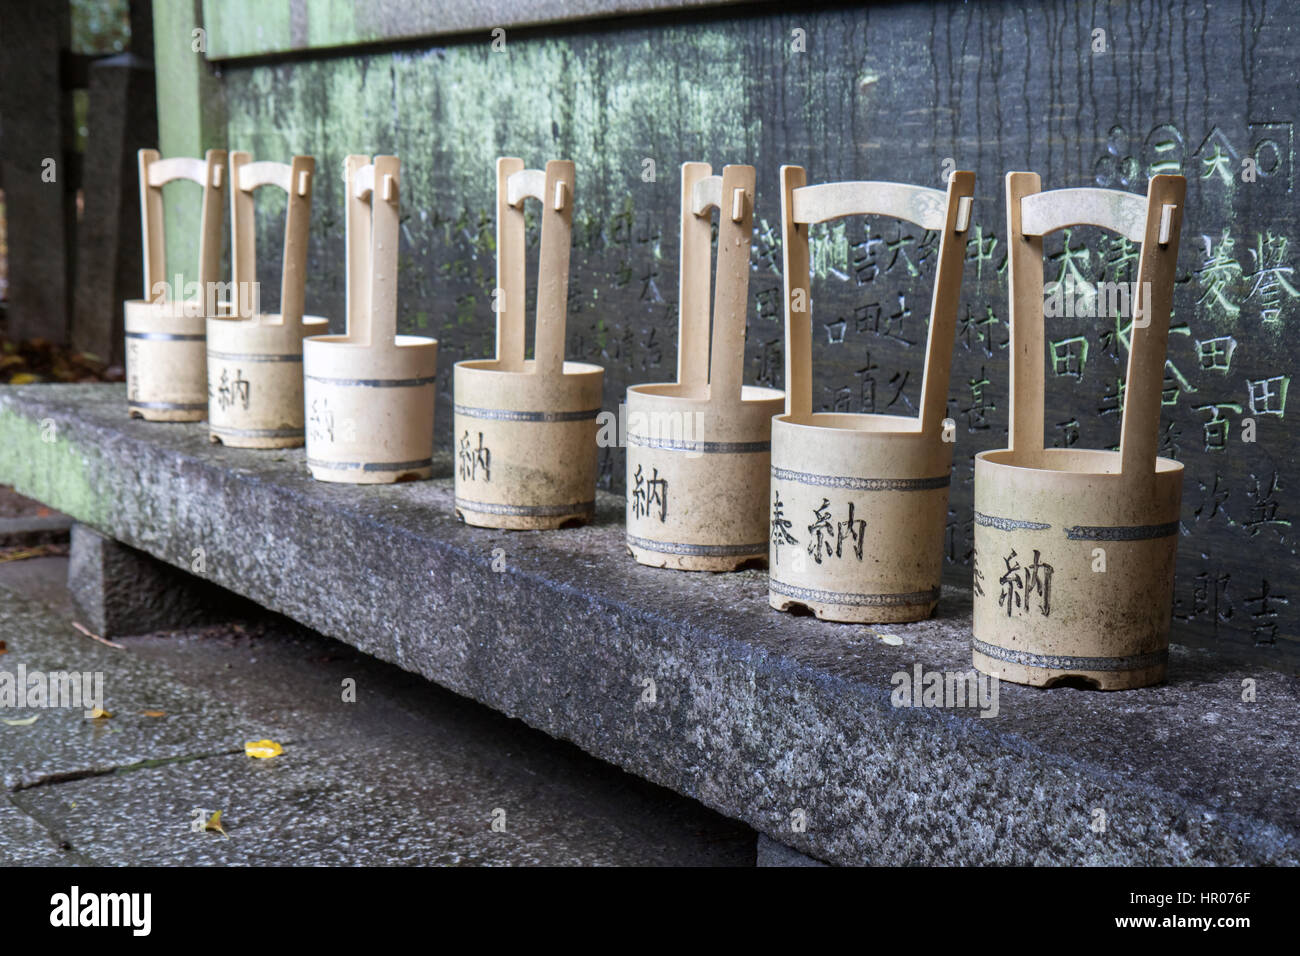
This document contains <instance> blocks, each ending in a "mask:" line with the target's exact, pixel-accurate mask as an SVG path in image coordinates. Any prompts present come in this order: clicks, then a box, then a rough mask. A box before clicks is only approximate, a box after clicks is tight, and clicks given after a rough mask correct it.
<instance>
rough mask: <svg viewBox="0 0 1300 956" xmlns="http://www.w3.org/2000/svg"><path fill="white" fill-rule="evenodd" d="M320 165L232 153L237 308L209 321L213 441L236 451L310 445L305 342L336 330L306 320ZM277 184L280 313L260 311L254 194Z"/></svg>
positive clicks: (309, 318) (324, 323)
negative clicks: (284, 198) (281, 207)
mask: <svg viewBox="0 0 1300 956" xmlns="http://www.w3.org/2000/svg"><path fill="white" fill-rule="evenodd" d="M315 168H316V161H315V160H314V159H312V158H311V157H310V156H295V157H294V158H293V162H292V163H291V164H286V163H274V162H259V163H254V162H252V157H250V156H249V155H248V153H244V152H233V153H231V154H230V181H231V189H230V213H231V217H230V218H231V222H230V226H231V241H230V258H231V263H232V269H231V272H232V276H231V277H232V279H233V280H234V291H233V294H232V295H233V299H234V303H233V305H232V310H231V312H230V313H229V314H227V315H220V316H209V318H208V436H209V438H211V440H212V441H214V442H220V443H221V444H223V445H231V446H233V447H236V448H295V447H297V446H299V445H301V444H303V442H304V424H303V423H304V415H303V383H302V341H303V339H304V338H306V337H307V336H311V335H320V334H322V333H325V332H328V331H329V319H325V318H321V317H320V316H314V315H309V316H304V315H303V314H302V312H303V292H304V287H305V285H306V273H307V229H308V226H309V225H310V219H311V190H312V176H313V173H314V171H315ZM262 186H277V187H279V188H280V189H283V190H284V191H285V193H286V194H287V195H288V197H289V198H288V203H287V205H288V210H287V212H286V214H285V227H284V269H283V275H282V276H281V280H280V312H279V313H278V314H273V315H267V314H264V313H262V312H261V311H260V310H258V309H257V307H256V304H255V303H256V300H257V299H258V298H259V297H258V296H256V295H253V294H251V293H252V291H253V290H256V289H257V258H256V249H255V245H254V244H255V242H256V234H255V221H254V210H253V193H254V191H255V190H257V189H259V188H261V187H262Z"/></svg>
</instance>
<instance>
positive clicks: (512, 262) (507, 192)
mask: <svg viewBox="0 0 1300 956" xmlns="http://www.w3.org/2000/svg"><path fill="white" fill-rule="evenodd" d="M574 179H575V174H574V165H573V162H572V161H571V160H567V159H552V160H550V161H549V162H547V164H546V169H545V170H544V171H543V170H540V169H525V168H524V161H523V160H522V159H515V158H512V157H502V158H500V159H498V160H497V290H498V291H497V294H496V296H495V297H494V302H493V307H494V308H495V309H496V310H497V352H496V358H497V362H498V363H499V365H500V367H501V369H502V370H503V371H507V372H522V371H523V370H524V294H525V285H526V282H527V279H526V276H525V274H524V265H525V255H526V252H525V244H526V242H527V236H526V232H525V226H524V200H525V199H536V200H538V201H540V202H541V204H542V248H541V253H540V256H539V259H538V263H537V328H536V331H535V333H534V340H533V357H534V362H533V371H534V372H535V373H536V374H538V375H561V374H563V372H564V325H565V313H566V311H567V309H568V296H569V251H570V245H571V242H572V236H573V185H574Z"/></svg>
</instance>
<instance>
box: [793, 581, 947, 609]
mask: <svg viewBox="0 0 1300 956" xmlns="http://www.w3.org/2000/svg"><path fill="white" fill-rule="evenodd" d="M767 589H768V591H770V592H772V593H773V594H780V595H781V596H782V597H791V598H795V599H797V600H800V601H820V602H821V603H822V604H844V605H851V606H853V607H907V606H911V605H913V604H932V603H934V602H935V601H937V600H939V589H938V588H931V589H930V590H928V591H910V592H905V593H902V594H854V593H851V592H844V593H841V592H839V591H818V590H816V589H814V588H801V587H796V586H795V585H793V584H785V583H783V582H781V581H778V580H776V579H775V578H768V581H767Z"/></svg>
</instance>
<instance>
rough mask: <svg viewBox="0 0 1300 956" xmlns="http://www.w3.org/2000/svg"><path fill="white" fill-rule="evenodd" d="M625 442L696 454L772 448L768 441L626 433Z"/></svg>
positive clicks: (719, 453)
mask: <svg viewBox="0 0 1300 956" xmlns="http://www.w3.org/2000/svg"><path fill="white" fill-rule="evenodd" d="M627 443H628V444H629V445H636V446H637V447H638V448H662V449H664V450H665V451H688V452H694V453H695V454H698V455H752V454H756V453H758V452H765V451H771V450H772V443H771V442H770V441H689V440H686V439H678V438H646V437H643V436H641V435H628V436H627Z"/></svg>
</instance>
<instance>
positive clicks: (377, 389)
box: [303, 156, 438, 484]
mask: <svg viewBox="0 0 1300 956" xmlns="http://www.w3.org/2000/svg"><path fill="white" fill-rule="evenodd" d="M344 168H345V173H346V182H347V200H346V202H347V206H346V212H345V216H346V229H347V245H348V251H347V256H348V258H347V294H348V298H347V322H348V326H347V333H346V334H344V335H320V336H315V337H313V338H309V339H307V340H305V341H304V342H303V377H304V380H305V386H304V387H305V390H306V391H305V398H306V409H307V467H308V468H310V469H311V474H312V477H313V478H316V479H317V480H319V481H341V482H351V483H353V484H385V483H390V482H395V481H409V480H414V479H418V478H428V477H430V475H432V474H433V405H434V376H435V374H436V372H437V368H438V343H437V341H436V340H435V339H430V338H423V337H421V336H415V335H398V334H397V243H398V213H399V210H400V205H399V203H400V199H399V191H400V186H401V162H400V161H399V160H398V158H397V157H396V156H376V157H375V160H374V162H373V163H371V162H370V160H369V158H368V157H366V156H349V157H348V158H347V159H346V160H345V162H344Z"/></svg>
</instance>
